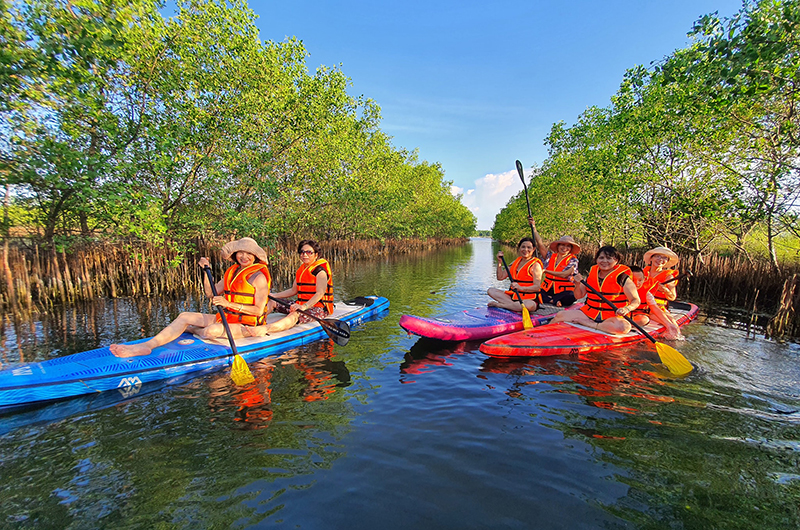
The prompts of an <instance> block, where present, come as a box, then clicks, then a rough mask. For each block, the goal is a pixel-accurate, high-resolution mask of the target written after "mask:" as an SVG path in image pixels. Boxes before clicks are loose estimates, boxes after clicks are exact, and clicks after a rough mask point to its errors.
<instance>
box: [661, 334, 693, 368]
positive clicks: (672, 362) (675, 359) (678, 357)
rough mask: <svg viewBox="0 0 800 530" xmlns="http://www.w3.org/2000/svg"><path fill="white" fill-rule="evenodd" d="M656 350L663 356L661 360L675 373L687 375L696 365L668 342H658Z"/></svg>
mask: <svg viewBox="0 0 800 530" xmlns="http://www.w3.org/2000/svg"><path fill="white" fill-rule="evenodd" d="M656 351H657V352H658V356H659V357H660V358H661V362H662V363H663V364H664V366H666V367H667V368H668V369H669V371H670V372H671V373H672V374H673V375H686V374H688V373H689V372H691V371H692V370H694V366H692V363H690V362H689V361H688V360H687V359H686V357H684V356H683V354H681V352H679V351H678V350H676V349H675V348H673V347H672V346H670V345H668V344H664V343H661V342H656Z"/></svg>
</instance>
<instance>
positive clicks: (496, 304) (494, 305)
mask: <svg viewBox="0 0 800 530" xmlns="http://www.w3.org/2000/svg"><path fill="white" fill-rule="evenodd" d="M486 305H487V306H488V307H500V305H499V304H498V303H497V302H495V301H494V300H491V301H490V302H489V303H488V304H486Z"/></svg>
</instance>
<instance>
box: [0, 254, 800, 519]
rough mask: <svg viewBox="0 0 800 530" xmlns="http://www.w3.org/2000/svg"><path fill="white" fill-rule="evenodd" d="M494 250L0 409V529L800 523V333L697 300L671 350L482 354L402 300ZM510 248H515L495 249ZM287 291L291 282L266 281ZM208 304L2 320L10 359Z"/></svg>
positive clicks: (348, 286)
mask: <svg viewBox="0 0 800 530" xmlns="http://www.w3.org/2000/svg"><path fill="white" fill-rule="evenodd" d="M496 250H497V246H496V243H493V242H491V241H490V240H488V239H473V240H472V241H471V242H470V243H469V244H467V245H464V246H462V247H458V248H449V249H444V250H441V251H437V252H435V253H432V254H426V255H424V256H419V257H416V256H397V257H381V258H379V259H376V260H374V261H371V262H357V263H351V264H347V265H341V266H340V267H338V268H335V269H334V275H335V276H334V277H335V281H336V299H337V300H340V299H345V298H352V297H354V296H360V295H372V294H374V295H380V296H385V297H386V298H388V299H389V300H390V302H391V307H390V310H389V312H388V313H387V314H384V315H383V316H382V318H380V319H378V320H373V321H369V322H365V323H362V324H360V325H359V326H358V327H355V328H354V329H353V335H352V339H351V340H350V343H349V344H347V345H346V346H344V347H340V346H335V345H333V343H332V342H331V341H325V342H321V343H318V344H314V345H309V346H304V347H302V348H299V349H295V350H292V351H290V352H287V353H286V354H284V355H281V356H279V357H270V358H265V359H262V360H260V361H258V362H253V363H250V366H251V369H252V371H253V373H254V375H255V377H256V381H255V383H252V384H250V385H248V386H245V387H236V386H234V385H233V383H232V382H231V380H230V378H229V377H228V376H227V374H225V373H223V372H217V373H212V374H206V375H201V376H197V377H194V378H187V379H185V380H182V381H173V382H172V383H171V384H168V385H155V386H150V387H148V386H145V387H143V388H142V389H141V391H140V392H139V393H138V394H137V395H134V396H122V395H119V394H114V393H105V394H102V395H99V396H95V397H92V398H86V399H74V400H67V401H64V402H58V403H54V404H51V405H48V406H45V407H40V408H37V409H35V410H28V411H23V412H18V413H14V414H3V415H0V499H2V501H0V528H37V529H44V528H59V529H61V528H70V529H83V528H115V529H119V528H162V529H173V528H175V529H189V528H191V529H196V528H305V529H333V528H336V529H339V528H341V529H344V528H347V529H360V528H364V529H372V528H381V529H395V528H396V529H401V528H402V529H426V528H431V529H433V528H436V529H444V528H453V529H464V528H520V529H522V528H563V529H581V528H613V529H627V528H631V529H633V528H643V529H649V528H652V529H660V528H670V529H681V528H685V529H690V528H691V529H694V528H696V529H716V528H720V529H723V528H724V529H728V528H731V529H734V528H736V529H752V528H768V529H777V528H786V529H790V528H791V529H796V528H798V527H800V465H799V464H800V347H798V345H797V344H776V343H774V342H770V341H766V340H764V339H763V338H760V337H759V338H755V339H754V338H752V335H750V336H749V337H748V336H747V335H746V334H745V332H744V331H742V330H739V329H736V328H735V327H730V326H726V325H723V324H724V322H723V321H722V320H721V319H720V318H717V317H714V318H711V317H707V316H705V314H701V315H700V317H699V318H698V320H697V321H695V322H694V323H692V324H690V325H688V326H687V327H685V328H684V330H683V333H684V335H685V336H686V340H685V341H682V342H674V343H670V344H671V345H673V346H674V347H676V348H677V349H678V350H679V351H680V352H681V353H683V354H684V355H685V356H686V357H687V358H688V359H689V360H690V361H691V362H692V363H693V364H695V366H696V367H697V370H695V372H694V373H693V374H691V375H690V376H688V377H686V378H683V379H675V378H671V377H669V376H665V375H664V374H663V372H662V370H661V367H660V365H659V364H658V356H657V355H656V353H655V351H654V349H653V348H652V345H651V344H649V343H640V344H638V345H636V346H634V347H629V348H626V349H618V350H612V351H605V352H600V353H593V354H589V355H586V356H581V357H558V358H546V359H538V360H537V359H532V360H528V361H521V362H503V361H498V360H493V359H490V358H488V357H487V356H485V355H484V354H482V353H480V352H479V351H478V346H479V344H478V343H457V344H452V343H451V344H448V343H437V342H428V341H424V340H418V338H417V337H414V336H409V335H407V334H406V333H405V332H404V331H403V330H402V329H401V328H400V327H399V326H398V321H399V319H400V316H401V315H403V314H406V313H408V314H416V315H422V316H435V315H440V314H444V313H448V312H453V311H456V310H459V309H465V308H469V307H476V306H479V305H483V304H485V303H486V301H487V297H486V295H485V292H486V289H487V288H488V287H490V286H493V285H494V286H497V287H502V286H504V282H497V281H495V280H494V261H493V256H494V253H495V252H496ZM509 254H510V253H509ZM276 287H277V288H278V289H282V288H284V287H285V286H283V285H278V286H276ZM202 306H203V303H202V301H201V300H196V299H194V298H193V297H191V296H188V297H186V298H185V299H181V300H153V299H149V300H148V299H145V300H142V299H138V300H101V301H98V302H97V303H95V304H93V305H91V306H90V307H83V308H81V309H79V310H70V311H66V312H64V313H60V314H56V315H41V316H40V319H39V320H37V321H36V322H33V323H30V324H25V325H14V324H13V323H12V322H10V321H9V320H8V319H6V321H5V322H4V324H3V328H2V336H0V339H1V340H0V343H1V344H0V347H1V348H2V352H1V353H2V358H0V360H1V361H2V362H3V364H4V365H7V364H8V363H14V362H19V360H20V358H22V359H24V360H26V361H32V360H44V359H49V358H53V357H58V356H61V355H66V354H69V353H75V352H79V351H84V350H88V349H92V348H96V347H99V346H105V345H108V344H109V343H111V342H118V341H122V340H131V339H134V338H139V337H143V336H150V335H152V334H153V333H155V332H156V331H157V330H158V329H159V328H160V327H162V326H163V325H165V324H166V323H167V322H168V321H169V320H170V319H172V318H174V317H175V316H176V315H177V313H178V312H179V311H181V310H183V309H190V310H199V309H200V308H201V307H202Z"/></svg>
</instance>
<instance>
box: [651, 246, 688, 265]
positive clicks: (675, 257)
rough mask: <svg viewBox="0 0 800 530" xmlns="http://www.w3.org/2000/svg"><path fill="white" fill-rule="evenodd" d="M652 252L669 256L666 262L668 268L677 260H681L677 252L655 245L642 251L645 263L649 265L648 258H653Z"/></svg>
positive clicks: (676, 262)
mask: <svg viewBox="0 0 800 530" xmlns="http://www.w3.org/2000/svg"><path fill="white" fill-rule="evenodd" d="M653 254H661V255H662V256H667V257H668V258H669V261H668V262H667V268H668V269H670V268H672V267H674V266H675V265H677V264H678V262H679V261H680V260H681V259H680V258H679V257H678V255H677V254H675V253H674V252H672V251H671V250H670V249H668V248H667V247H656V248H654V249H651V250H648V251H647V252H645V253H644V262H645V264H646V265H650V260H651V259H653Z"/></svg>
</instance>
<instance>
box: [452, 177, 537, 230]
mask: <svg viewBox="0 0 800 530" xmlns="http://www.w3.org/2000/svg"><path fill="white" fill-rule="evenodd" d="M525 176H526V177H529V176H530V170H527V171H526V175H525ZM454 188H457V186H451V188H450V191H451V193H452V191H453V189H454ZM458 189H459V190H461V191H459V193H464V192H463V188H458ZM521 190H522V181H520V179H519V174H518V173H517V170H516V169H512V170H510V171H506V172H504V173H498V174H493V173H489V174H488V175H485V176H484V177H482V178H479V179H477V180H475V188H471V189H469V190H467V191H466V193H464V195H463V196H462V197H461V202H462V203H463V204H464V206H466V207H467V208H469V209H470V210H471V211H472V213H474V214H475V217H476V218H477V219H478V230H489V229H490V228H492V225H493V224H494V218H495V217H496V216H497V214H498V212H500V210H501V209H502V208H503V207H504V206H505V205H506V203H508V200H509V199H510V198H511V197H512V196H513V195H516V194H517V193H519V192H520V191H521Z"/></svg>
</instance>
